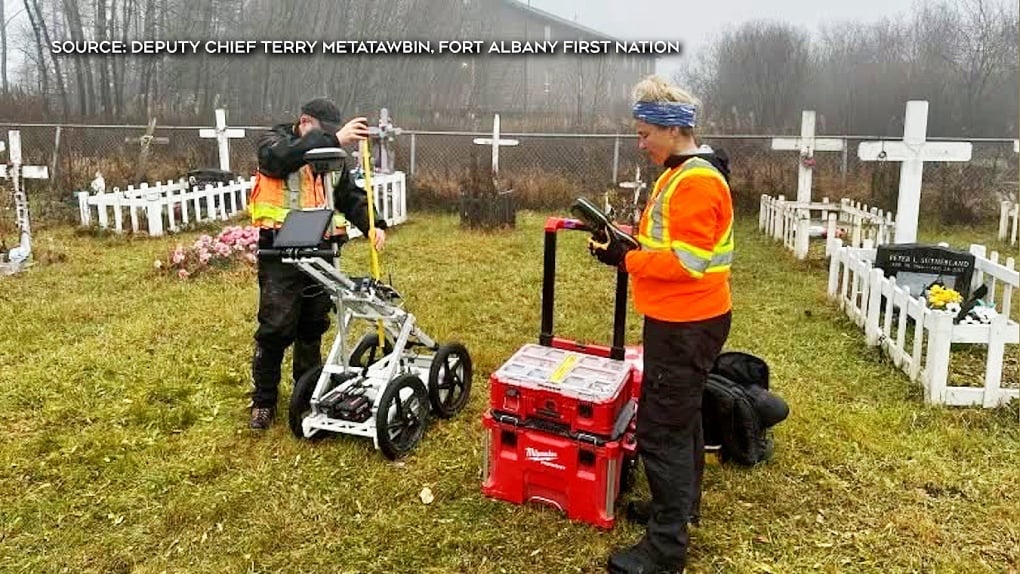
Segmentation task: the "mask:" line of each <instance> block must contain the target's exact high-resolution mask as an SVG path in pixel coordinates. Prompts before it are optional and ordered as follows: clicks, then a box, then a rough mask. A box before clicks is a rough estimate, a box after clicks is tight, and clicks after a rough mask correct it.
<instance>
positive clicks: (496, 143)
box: [474, 114, 521, 179]
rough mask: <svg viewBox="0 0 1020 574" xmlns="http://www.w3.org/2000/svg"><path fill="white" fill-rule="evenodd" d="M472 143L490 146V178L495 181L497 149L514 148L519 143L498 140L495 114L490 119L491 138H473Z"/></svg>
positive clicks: (497, 121)
mask: <svg viewBox="0 0 1020 574" xmlns="http://www.w3.org/2000/svg"><path fill="white" fill-rule="evenodd" d="M474 142H475V143H476V144H480V145H491V146H492V177H493V179H495V178H496V177H497V176H498V175H499V148H500V146H515V145H517V144H519V143H521V142H519V141H517V140H513V139H500V138H499V114H496V115H495V116H493V118H492V137H491V138H475V139H474Z"/></svg>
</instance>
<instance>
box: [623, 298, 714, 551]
mask: <svg viewBox="0 0 1020 574" xmlns="http://www.w3.org/2000/svg"><path fill="white" fill-rule="evenodd" d="M730 319H731V315H730V313H729V312H727V313H726V314H724V315H720V316H718V317H714V318H712V319H706V320H704V321H695V322H690V323H668V322H664V321H659V320H656V319H653V318H651V317H646V318H645V324H644V334H643V340H644V374H645V377H644V382H643V383H642V386H641V396H640V399H639V402H638V413H637V440H638V452H639V454H640V455H641V460H642V463H643V464H644V467H645V475H646V476H647V478H648V487H649V490H650V491H651V495H652V501H651V507H650V511H651V516H650V518H649V520H648V526H647V531H646V534H645V538H644V540H643V541H642V545H643V546H645V547H646V549H647V550H648V551H649V552H651V553H652V554H653V555H654V556H655V558H656V561H657V562H658V563H660V564H677V565H679V566H681V567H682V566H684V565H685V564H686V560H687V546H688V533H687V521H688V519H689V517H690V516H691V515H697V514H698V513H699V512H700V504H701V476H702V471H703V469H704V454H703V450H704V436H703V434H702V428H701V398H702V394H703V393H704V392H705V381H706V380H707V378H708V373H709V371H711V370H712V366H713V365H714V364H715V359H716V357H717V356H718V355H719V352H720V351H721V350H722V347H723V344H724V343H725V342H726V337H727V336H728V335H729V332H730Z"/></svg>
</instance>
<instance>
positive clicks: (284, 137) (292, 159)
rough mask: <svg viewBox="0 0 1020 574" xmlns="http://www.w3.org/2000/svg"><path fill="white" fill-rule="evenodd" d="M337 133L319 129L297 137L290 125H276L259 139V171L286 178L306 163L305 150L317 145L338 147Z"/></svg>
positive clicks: (270, 175)
mask: <svg viewBox="0 0 1020 574" xmlns="http://www.w3.org/2000/svg"><path fill="white" fill-rule="evenodd" d="M338 145H339V143H338V142H337V139H336V135H335V134H328V133H325V132H323V131H322V130H319V129H312V130H309V131H308V133H306V134H305V135H304V136H303V137H297V136H296V135H295V134H294V133H293V132H291V131H290V128H288V127H276V128H273V129H272V130H271V131H269V132H267V133H266V134H265V135H263V136H262V138H261V139H260V140H259V171H261V172H262V173H264V174H266V175H268V176H269V177H276V178H281V179H282V178H285V177H287V175H289V174H291V173H293V172H295V171H297V170H298V169H300V168H301V166H303V165H304V164H305V152H306V151H308V150H311V149H315V148H317V147H337V146H338Z"/></svg>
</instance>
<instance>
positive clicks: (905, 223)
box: [857, 100, 972, 243]
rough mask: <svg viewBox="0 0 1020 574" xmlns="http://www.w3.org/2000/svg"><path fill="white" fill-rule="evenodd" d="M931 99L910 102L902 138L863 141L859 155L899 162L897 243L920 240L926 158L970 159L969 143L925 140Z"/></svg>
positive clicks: (942, 159)
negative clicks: (918, 235)
mask: <svg viewBox="0 0 1020 574" xmlns="http://www.w3.org/2000/svg"><path fill="white" fill-rule="evenodd" d="M927 130H928V102H927V101H925V100H915V101H909V102H907V112H906V116H905V117H904V119H903V141H877V142H861V144H860V145H859V146H858V147H857V157H858V158H860V159H861V160H862V161H899V162H903V163H902V164H901V165H900V191H899V199H898V200H897V202H896V237H895V239H894V242H895V243H913V242H915V241H916V240H917V217H918V212H919V209H920V204H921V172H922V170H923V169H924V162H926V161H970V155H971V147H972V146H971V144H970V142H930V141H926V139H925V138H926V132H927Z"/></svg>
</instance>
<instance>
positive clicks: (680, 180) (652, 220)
mask: <svg viewBox="0 0 1020 574" xmlns="http://www.w3.org/2000/svg"><path fill="white" fill-rule="evenodd" d="M637 240H638V241H639V242H640V243H641V249H640V250H634V251H631V252H629V253H628V254H627V257H626V261H625V267H626V269H627V272H628V273H630V276H631V278H632V280H633V292H634V306H635V307H637V309H638V311H640V312H641V313H642V314H643V315H646V316H648V317H652V318H654V319H658V320H660V321H670V322H688V321H700V320H703V319H711V318H712V317H717V316H719V315H722V314H724V313H726V312H727V311H729V310H730V308H731V306H732V303H731V299H730V285H729V277H730V263H731V261H732V260H733V202H732V199H731V198H730V188H729V185H728V184H727V183H726V179H725V178H724V177H723V175H722V173H721V172H720V171H719V170H718V169H717V168H716V167H715V166H713V165H712V164H711V163H710V162H709V161H708V160H706V159H703V158H700V157H694V156H692V157H691V158H689V159H687V160H686V161H684V162H683V163H681V164H680V165H677V166H675V167H672V168H670V169H667V170H666V171H665V172H664V173H663V174H662V175H661V176H659V179H658V180H656V182H655V187H654V188H653V189H652V193H651V194H650V195H649V198H648V205H647V206H646V207H645V210H644V213H643V214H642V215H641V221H640V223H639V226H638V235H637Z"/></svg>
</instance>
